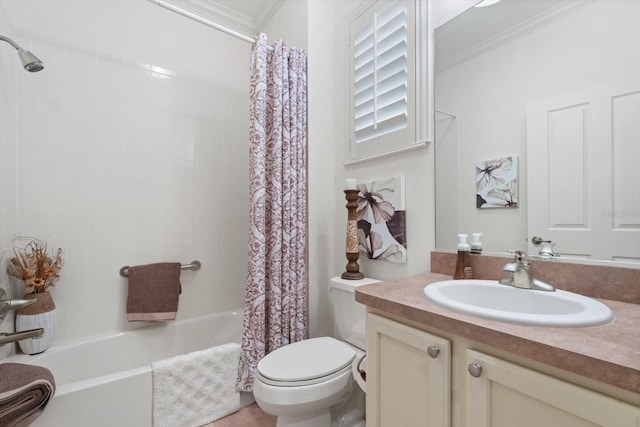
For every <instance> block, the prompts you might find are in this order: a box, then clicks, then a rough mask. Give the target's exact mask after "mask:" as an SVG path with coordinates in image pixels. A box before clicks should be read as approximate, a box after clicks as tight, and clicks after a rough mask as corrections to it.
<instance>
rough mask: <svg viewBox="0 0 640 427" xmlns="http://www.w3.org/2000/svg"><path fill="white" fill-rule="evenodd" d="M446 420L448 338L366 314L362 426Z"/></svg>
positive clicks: (412, 426)
mask: <svg viewBox="0 0 640 427" xmlns="http://www.w3.org/2000/svg"><path fill="white" fill-rule="evenodd" d="M450 425H451V343H450V341H449V340H447V339H444V338H441V337H438V336H436V335H433V334H430V333H428V332H425V331H422V330H419V329H416V328H412V327H410V326H407V325H403V324H401V323H398V322H395V321H392V320H390V319H386V318H384V317H381V316H377V315H375V314H371V313H369V314H367V427H448V426H450Z"/></svg>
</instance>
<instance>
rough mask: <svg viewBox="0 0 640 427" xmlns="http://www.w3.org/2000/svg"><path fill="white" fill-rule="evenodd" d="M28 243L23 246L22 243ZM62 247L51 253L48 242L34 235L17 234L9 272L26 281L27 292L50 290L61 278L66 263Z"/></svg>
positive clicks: (35, 292) (36, 292)
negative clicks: (20, 245)
mask: <svg viewBox="0 0 640 427" xmlns="http://www.w3.org/2000/svg"><path fill="white" fill-rule="evenodd" d="M24 242H26V244H25V245H24V246H22V247H19V246H18V245H19V244H20V243H24ZM62 252H63V251H62V249H60V248H58V250H57V251H56V252H55V254H53V255H49V250H48V247H47V242H45V241H43V240H40V239H36V238H33V237H25V236H17V237H15V238H14V239H13V253H14V255H15V256H14V257H13V258H11V261H10V262H9V267H8V269H7V272H8V273H9V274H10V275H11V276H13V277H17V278H18V279H20V280H22V281H24V284H25V292H24V293H25V294H31V293H34V294H38V293H42V292H45V291H48V290H49V288H50V287H51V286H54V285H55V284H56V282H57V281H58V280H59V279H60V271H61V270H62V266H63V265H64V260H63V259H62Z"/></svg>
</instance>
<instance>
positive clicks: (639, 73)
mask: <svg viewBox="0 0 640 427" xmlns="http://www.w3.org/2000/svg"><path fill="white" fill-rule="evenodd" d="M639 21H640V1H628V0H592V1H579V0H570V1H562V0H503V1H501V2H499V3H496V4H494V5H492V6H489V7H483V8H471V9H469V10H468V11H466V12H464V13H463V14H461V15H459V16H458V17H456V18H455V19H453V20H451V21H449V22H448V23H446V24H444V25H442V26H441V27H439V28H437V29H436V30H435V106H436V113H435V137H436V143H435V147H436V148H435V152H436V248H438V249H444V250H455V248H456V243H457V240H456V236H457V234H458V233H468V234H470V233H474V232H481V233H483V234H482V239H483V241H482V243H483V248H484V250H485V251H487V252H492V253H496V252H497V253H501V252H507V251H510V250H518V249H525V248H526V250H527V251H528V252H529V253H531V254H538V253H539V252H540V251H541V250H542V249H543V247H544V246H543V245H534V244H533V243H532V242H531V238H532V237H534V236H540V237H541V238H542V239H543V240H549V241H551V242H552V244H554V245H553V252H554V254H557V255H559V256H560V257H563V258H572V259H593V260H607V261H618V262H624V263H630V264H633V265H636V266H638V267H640V190H638V187H637V185H638V183H640V167H638V162H639V160H640V54H639V53H638V52H640V50H638V44H639V43H640V42H639V41H640V25H637V23H638V22H639ZM508 157H513V158H517V159H518V161H519V174H518V178H517V186H516V187H513V185H514V184H513V182H511V183H509V185H511V186H512V189H511V190H513V191H517V195H518V203H517V207H513V206H511V207H510V208H509V209H502V208H495V209H482V208H478V206H479V203H478V200H479V199H478V197H479V193H478V191H477V187H476V179H477V176H479V175H481V174H477V164H479V162H482V161H485V160H487V159H502V158H508ZM480 164H482V163H480ZM496 178H497V179H496V180H495V182H493V183H492V185H494V186H495V188H496V189H497V191H498V193H499V192H500V191H502V192H503V193H504V192H506V191H507V190H509V188H508V187H506V185H507V183H506V182H501V181H500V176H499V175H497V174H496ZM502 187H504V188H502ZM511 190H509V191H511ZM494 194H496V193H494ZM546 246H548V245H546Z"/></svg>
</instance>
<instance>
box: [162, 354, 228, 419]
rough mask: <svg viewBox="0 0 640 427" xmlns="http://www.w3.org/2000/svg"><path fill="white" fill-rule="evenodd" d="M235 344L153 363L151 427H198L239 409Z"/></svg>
mask: <svg viewBox="0 0 640 427" xmlns="http://www.w3.org/2000/svg"><path fill="white" fill-rule="evenodd" d="M239 357H240V346H239V345H238V344H235V343H230V344H224V345H220V346H217V347H212V348H210V349H207V350H202V351H195V352H193V353H188V354H184V355H181V356H176V357H173V358H170V359H166V360H162V361H159V362H154V363H152V364H151V368H152V369H153V425H154V427H197V426H201V425H203V424H207V423H210V422H212V421H215V420H217V419H219V418H222V417H225V416H227V415H229V414H231V413H233V412H236V411H237V410H238V409H240V393H239V392H238V391H236V373H237V370H238V359H239Z"/></svg>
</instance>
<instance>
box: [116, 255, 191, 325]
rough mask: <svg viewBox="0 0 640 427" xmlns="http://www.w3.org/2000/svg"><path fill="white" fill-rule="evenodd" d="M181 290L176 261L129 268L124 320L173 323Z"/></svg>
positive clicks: (178, 265)
mask: <svg viewBox="0 0 640 427" xmlns="http://www.w3.org/2000/svg"><path fill="white" fill-rule="evenodd" d="M181 291H182V288H181V286H180V263H178V262H163V263H158V264H149V265H138V266H134V267H129V294H128V296H127V320H128V321H129V322H132V321H137V320H142V321H163V320H174V319H175V318H176V313H177V311H178V298H179V296H180V293H181Z"/></svg>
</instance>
